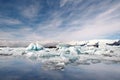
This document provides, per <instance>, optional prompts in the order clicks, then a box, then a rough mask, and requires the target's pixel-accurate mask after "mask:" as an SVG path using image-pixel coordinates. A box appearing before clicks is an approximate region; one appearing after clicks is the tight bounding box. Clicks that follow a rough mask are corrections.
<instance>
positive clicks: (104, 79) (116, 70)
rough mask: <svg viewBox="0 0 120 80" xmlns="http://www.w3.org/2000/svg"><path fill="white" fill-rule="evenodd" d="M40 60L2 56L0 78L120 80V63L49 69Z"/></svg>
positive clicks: (0, 59) (4, 79) (2, 79)
mask: <svg viewBox="0 0 120 80" xmlns="http://www.w3.org/2000/svg"><path fill="white" fill-rule="evenodd" d="M46 66H48V65H44V64H43V63H41V62H39V61H31V60H29V59H25V58H17V57H16V58H13V57H2V56H0V80H120V63H109V64H105V63H96V64H90V65H85V64H81V65H72V64H69V65H66V66H65V67H64V69H61V70H57V69H49V67H46Z"/></svg>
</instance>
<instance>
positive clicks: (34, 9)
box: [19, 0, 41, 20]
mask: <svg viewBox="0 0 120 80" xmlns="http://www.w3.org/2000/svg"><path fill="white" fill-rule="evenodd" d="M29 2H31V3H30V4H29V5H24V6H20V7H19V10H20V12H21V15H22V16H23V17H25V18H27V19H29V20H31V19H34V18H36V17H37V16H38V13H39V11H40V9H41V7H40V5H39V2H38V1H37V0H35V1H29Z"/></svg>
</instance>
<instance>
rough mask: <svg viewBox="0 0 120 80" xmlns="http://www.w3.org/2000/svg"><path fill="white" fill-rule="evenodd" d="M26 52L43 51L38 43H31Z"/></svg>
mask: <svg viewBox="0 0 120 80" xmlns="http://www.w3.org/2000/svg"><path fill="white" fill-rule="evenodd" d="M26 50H33V51H39V50H43V46H41V45H39V44H38V43H31V44H30V45H29V46H28V47H27V48H26Z"/></svg>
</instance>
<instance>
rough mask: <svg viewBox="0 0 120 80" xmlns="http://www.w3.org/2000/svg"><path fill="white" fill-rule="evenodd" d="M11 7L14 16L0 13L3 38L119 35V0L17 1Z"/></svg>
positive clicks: (83, 37) (75, 38)
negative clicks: (13, 10) (6, 25)
mask: <svg viewBox="0 0 120 80" xmlns="http://www.w3.org/2000/svg"><path fill="white" fill-rule="evenodd" d="M1 2H2V1H1ZM8 3H9V4H12V2H10V1H8ZM21 4H22V6H20V5H21ZM5 6H8V5H7V4H6V5H5ZM11 7H12V8H13V7H16V8H15V10H16V12H15V13H14V14H15V15H16V16H6V15H3V14H0V15H3V16H2V18H0V27H1V33H2V34H6V37H5V36H0V38H7V34H8V33H9V35H11V36H12V37H9V38H13V39H22V38H24V39H30V40H46V39H53V40H86V39H98V38H111V39H116V38H120V36H119V35H120V34H119V32H120V23H119V22H120V14H119V13H120V1H119V0H35V1H34V0H21V2H20V3H19V2H14V4H13V6H11ZM3 9H4V8H3ZM5 11H6V9H5V10H3V11H2V13H4V12H5ZM11 12H12V10H11ZM7 14H9V15H10V14H11V13H9V12H8V13H7ZM4 17H10V19H8V20H6V19H5V20H4ZM4 24H8V26H9V28H8V27H5V28H4V27H3V26H5V25H4ZM11 24H12V26H11ZM16 24H19V25H18V26H16ZM13 26H16V27H14V28H15V29H13ZM5 29H6V30H5ZM7 29H8V31H7ZM4 30H5V31H4ZM12 32H14V33H12ZM18 35H19V36H20V37H19V36H18ZM113 35H114V37H113Z"/></svg>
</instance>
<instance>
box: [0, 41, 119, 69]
mask: <svg viewBox="0 0 120 80" xmlns="http://www.w3.org/2000/svg"><path fill="white" fill-rule="evenodd" d="M0 55H1V56H15V57H16V56H18V57H26V58H28V59H31V60H40V61H42V62H46V63H47V64H49V63H50V64H51V63H54V64H56V66H58V65H60V66H61V65H64V64H68V63H77V64H85V63H86V64H87V63H88V62H89V61H88V60H90V61H92V63H97V62H100V61H101V60H109V61H119V62H120V40H90V41H82V42H74V41H72V42H65V43H59V44H57V45H52V47H51V45H47V47H45V46H43V45H41V44H40V43H38V42H35V43H31V44H30V45H28V47H27V48H9V47H7V48H0ZM60 68H61V67H60Z"/></svg>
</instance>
